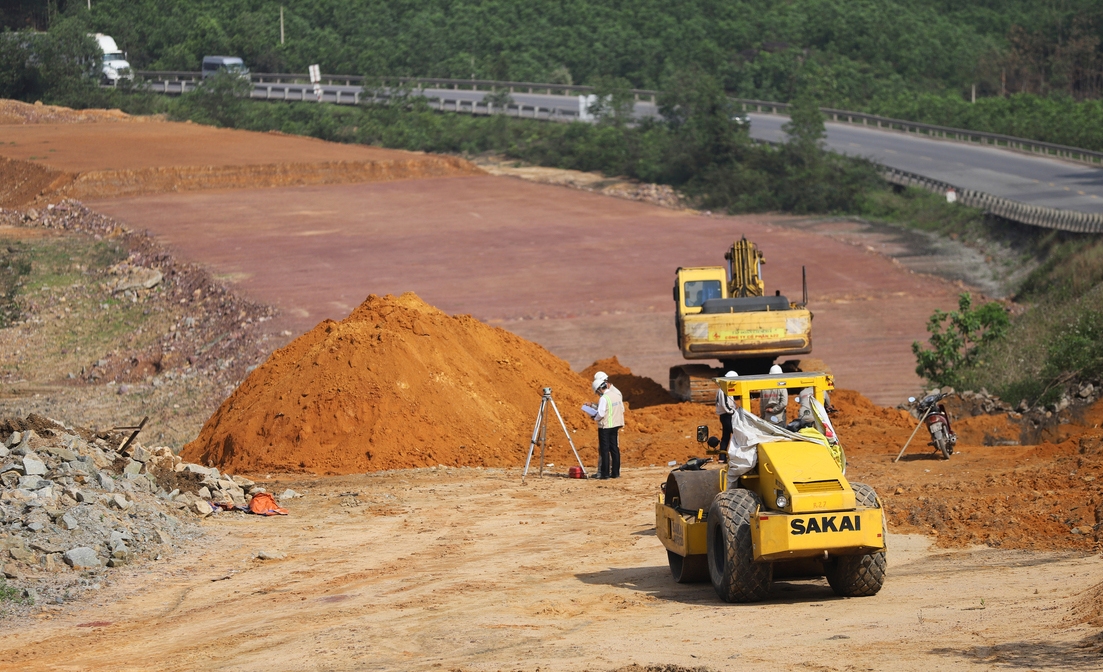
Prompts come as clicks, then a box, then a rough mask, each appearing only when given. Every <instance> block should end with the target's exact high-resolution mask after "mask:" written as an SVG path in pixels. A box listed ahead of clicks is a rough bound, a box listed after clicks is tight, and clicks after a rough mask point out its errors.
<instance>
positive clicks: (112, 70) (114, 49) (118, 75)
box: [92, 33, 134, 86]
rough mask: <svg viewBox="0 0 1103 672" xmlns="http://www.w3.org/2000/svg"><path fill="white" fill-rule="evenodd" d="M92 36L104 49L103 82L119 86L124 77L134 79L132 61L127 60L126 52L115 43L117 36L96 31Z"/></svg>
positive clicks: (101, 77) (101, 75)
mask: <svg viewBox="0 0 1103 672" xmlns="http://www.w3.org/2000/svg"><path fill="white" fill-rule="evenodd" d="M92 38H93V39H94V40H96V44H98V45H99V47H100V50H101V51H103V71H102V72H101V73H100V79H101V80H102V81H103V83H104V84H111V85H112V86H117V85H118V83H119V81H120V80H122V79H129V80H132V81H133V79H134V72H133V71H132V70H131V69H130V63H127V61H126V54H124V53H123V52H122V50H120V49H119V45H117V44H115V38H113V37H111V36H110V35H104V34H103V33H96V34H95V35H93V36H92Z"/></svg>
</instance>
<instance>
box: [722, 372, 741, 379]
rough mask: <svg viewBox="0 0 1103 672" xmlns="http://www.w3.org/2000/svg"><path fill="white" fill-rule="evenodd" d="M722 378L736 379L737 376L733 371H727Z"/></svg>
mask: <svg viewBox="0 0 1103 672" xmlns="http://www.w3.org/2000/svg"><path fill="white" fill-rule="evenodd" d="M724 377H725V378H738V377H739V374H738V373H736V372H735V371H728V372H727V373H725V374H724Z"/></svg>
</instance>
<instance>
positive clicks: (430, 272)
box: [89, 176, 960, 404]
mask: <svg viewBox="0 0 1103 672" xmlns="http://www.w3.org/2000/svg"><path fill="white" fill-rule="evenodd" d="M89 205H90V207H92V208H94V209H96V210H98V211H101V212H104V213H106V214H109V215H111V216H114V217H116V218H118V219H120V220H122V221H123V222H125V223H127V224H128V225H130V226H132V227H135V228H139V229H143V228H144V229H149V230H150V231H152V232H153V233H154V235H156V236H157V238H158V239H160V240H162V241H164V242H165V243H167V244H168V245H169V246H170V247H171V248H173V249H175V250H176V251H177V252H178V253H179V254H180V255H181V256H183V257H184V258H188V259H193V260H197V261H201V262H202V263H205V264H208V265H209V266H210V267H212V268H213V269H214V272H215V273H217V274H219V275H220V276H221V277H223V278H225V279H228V280H232V281H234V282H235V286H236V288H237V289H238V290H239V291H241V292H244V293H245V294H246V295H247V296H249V297H251V298H253V299H255V300H259V301H263V302H266V303H273V304H275V305H277V306H279V307H280V308H282V309H283V311H284V313H285V315H286V316H287V317H288V318H289V320H290V326H289V327H288V328H290V329H291V330H292V331H294V332H295V333H299V332H302V331H305V330H306V329H308V328H310V327H312V326H313V325H315V324H317V322H319V321H320V320H322V319H323V318H327V317H328V318H334V319H340V318H343V317H344V316H346V315H347V314H348V312H349V311H350V310H351V309H352V308H353V307H355V306H357V305H359V303H360V302H361V301H363V300H364V297H366V296H367V295H368V294H369V293H375V294H384V293H395V294H397V293H401V292H403V291H407V290H412V291H415V292H417V293H418V295H420V296H421V297H422V298H424V299H425V300H426V301H428V302H429V303H431V304H433V305H435V306H438V307H440V308H441V309H443V310H445V311H447V312H450V313H455V312H460V313H471V314H473V315H474V316H475V317H478V318H480V319H482V320H485V321H488V322H490V323H492V324H497V325H500V326H503V327H505V328H507V329H509V330H510V331H513V332H514V333H517V334H519V335H521V336H523V337H525V338H528V339H530V340H533V341H536V342H537V343H540V344H541V345H544V346H545V347H547V348H548V349H549V350H551V351H552V352H553V353H554V354H556V355H558V356H560V357H562V358H564V359H566V360H567V361H568V362H570V363H571V365H572V366H573V367H575V368H576V369H581V368H582V367H584V366H586V365H588V364H589V363H591V362H593V361H594V360H596V359H600V358H602V357H608V356H610V355H613V354H616V355H618V356H619V357H620V358H621V361H622V362H623V363H624V364H626V365H627V366H629V368H631V369H632V370H633V371H634V372H635V373H637V374H640V375H645V376H648V377H650V378H653V379H654V380H656V381H659V382H660V383H662V384H664V385H665V384H666V382H667V379H668V370H669V367H670V366H673V365H676V364H679V363H681V362H682V359H681V355H680V353H679V352H678V350H677V345H676V342H675V336H674V328H673V305H672V301H671V294H670V292H671V286H672V283H673V280H672V278H673V274H674V270H675V268H677V267H678V266H694V265H721V264H723V263H724V256H723V255H724V252H725V251H726V250H727V249H728V247H729V246H730V245H731V243H732V241H733V240H734V239H736V238H738V237H739V236H741V235H745V236H747V238H748V239H750V240H752V241H754V242H756V243H758V245H759V247H760V248H761V249H762V250H763V251H764V252H765V255H766V260H767V264H766V266H765V267H764V270H763V272H764V274H765V277H766V286H767V289H768V290H769V291H773V290H774V289H779V290H781V292H782V294H784V295H786V296H788V297H790V298H791V299H793V300H799V298H800V296H801V267H802V266H806V267H807V269H808V290H809V302H810V306H811V308H812V310H813V313H814V314H815V323H814V329H813V332H814V336H813V339H814V355H815V356H816V357H818V358H820V359H822V360H824V361H826V362H829V363H830V365H831V367H832V370H833V371H834V373H835V374H836V375H837V377H838V382H839V384H840V385H841V386H843V387H848V388H851V389H857V390H859V391H861V392H863V393H864V394H866V395H868V396H870V398H872V399H873V400H874V401H878V402H880V403H893V404H895V403H899V402H900V401H901V400H903V399H904V398H905V397H907V396H908V395H909V394H914V393H915V391H916V390H917V389H920V388H921V382H920V380H919V378H918V377H917V376H916V375H915V372H914V368H915V364H914V357H913V356H912V354H911V351H910V346H911V343H912V341H913V340H925V339H926V337H927V332H926V329H925V325H926V321H927V318H928V317H929V316H930V314H931V312H932V311H933V310H934V309H935V308H942V309H951V308H954V307H955V306H956V296H957V293H958V292H959V291H960V288H959V287H957V286H955V285H954V284H952V283H950V282H948V281H944V280H940V279H937V278H933V277H931V276H926V275H918V274H915V273H912V272H911V271H909V270H908V269H907V268H905V267H903V266H902V265H900V264H898V263H895V262H894V261H893V260H892V259H890V258H888V257H886V256H883V255H882V254H879V253H878V252H877V251H875V250H872V249H869V248H867V246H865V245H862V244H859V243H856V242H855V241H846V240H845V239H842V240H840V239H839V238H836V237H832V236H831V235H826V234H827V233H831V231H830V230H829V231H823V230H820V229H812V230H802V229H798V228H794V227H791V226H787V225H786V224H787V222H793V221H795V220H792V219H787V218H780V217H770V216H743V217H707V216H702V215H699V214H696V213H692V212H681V211H676V210H670V209H665V208H660V207H656V206H652V205H648V204H644V203H636V202H632V201H626V200H621V199H615V198H608V197H605V196H601V195H597V194H590V193H586V192H580V191H576V190H571V189H568V188H566V187H557V186H550V185H542V184H532V183H528V182H524V181H521V180H519V179H515V178H506V177H489V176H488V177H455V178H438V179H423V180H403V181H396V182H386V183H383V182H379V183H368V184H355V185H334V186H311V187H301V188H286V189H284V188H280V189H263V190H236V191H232V192H231V191H225V192H214V191H208V192H195V193H189V194H162V195H155V196H146V197H140V198H134V199H113V200H104V201H91V202H89ZM835 228H836V229H837V228H838V227H835ZM280 326H282V325H280Z"/></svg>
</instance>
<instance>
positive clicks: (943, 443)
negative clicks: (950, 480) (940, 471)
mask: <svg viewBox="0 0 1103 672" xmlns="http://www.w3.org/2000/svg"><path fill="white" fill-rule="evenodd" d="M934 445H935V448H938V450H939V452H941V453H942V457H944V458H945V459H947V460H948V459H950V456H951V455H953V454H954V444H952V443H950V438H949V437H948V436H946V434H944V433H943V432H938V433H937V434H935V436H934Z"/></svg>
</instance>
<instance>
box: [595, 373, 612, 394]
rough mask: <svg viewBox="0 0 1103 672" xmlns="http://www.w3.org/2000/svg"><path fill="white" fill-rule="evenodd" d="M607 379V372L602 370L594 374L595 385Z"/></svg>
mask: <svg viewBox="0 0 1103 672" xmlns="http://www.w3.org/2000/svg"><path fill="white" fill-rule="evenodd" d="M607 380H609V374H608V373H605V372H604V371H598V372H597V373H595V374H594V384H595V385H597V384H598V383H604V382H605V381H607ZM594 389H595V390H596V389H597V388H596V387H595V388H594Z"/></svg>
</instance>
